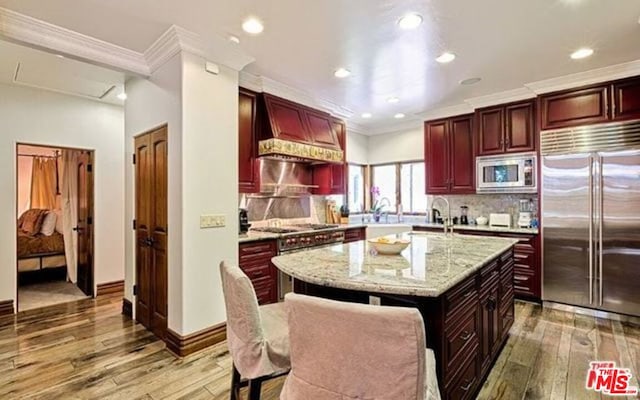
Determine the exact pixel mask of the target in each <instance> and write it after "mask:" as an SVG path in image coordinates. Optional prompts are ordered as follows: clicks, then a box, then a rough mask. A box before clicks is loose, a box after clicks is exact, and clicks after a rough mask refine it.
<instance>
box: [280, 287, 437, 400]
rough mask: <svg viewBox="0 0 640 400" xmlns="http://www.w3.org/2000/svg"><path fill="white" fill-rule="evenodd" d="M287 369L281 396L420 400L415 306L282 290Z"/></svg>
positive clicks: (421, 351)
mask: <svg viewBox="0 0 640 400" xmlns="http://www.w3.org/2000/svg"><path fill="white" fill-rule="evenodd" d="M285 304H286V307H287V313H288V319H289V338H290V345H291V372H290V373H289V376H288V377H287V380H286V382H285V385H284V388H283V391H282V394H281V397H280V398H281V399H283V400H298V399H314V400H346V399H376V400H423V399H424V395H425V393H424V392H425V369H426V366H425V346H426V343H425V333H424V323H423V320H422V316H421V315H420V313H419V312H418V310H417V309H413V308H400V307H378V306H370V305H366V304H354V303H344V302H337V301H332V300H326V299H321V298H316V297H309V296H302V295H296V294H288V295H287V296H286V298H285Z"/></svg>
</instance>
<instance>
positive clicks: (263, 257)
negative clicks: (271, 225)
mask: <svg viewBox="0 0 640 400" xmlns="http://www.w3.org/2000/svg"><path fill="white" fill-rule="evenodd" d="M277 255H278V246H277V243H276V241H275V240H262V241H257V242H247V243H240V246H239V265H240V269H242V271H243V272H244V273H245V274H246V275H247V276H248V277H249V279H251V283H252V284H253V288H254V290H255V291H256V296H257V297H258V303H259V304H269V303H277V302H278V270H277V269H276V267H275V265H273V263H272V262H271V259H272V258H273V257H275V256H277Z"/></svg>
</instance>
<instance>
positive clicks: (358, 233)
mask: <svg viewBox="0 0 640 400" xmlns="http://www.w3.org/2000/svg"><path fill="white" fill-rule="evenodd" d="M366 238H367V228H365V227H361V228H349V229H347V230H345V231H344V243H351V242H357V241H360V240H365V239H366Z"/></svg>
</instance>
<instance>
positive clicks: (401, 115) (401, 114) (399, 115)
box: [393, 113, 404, 119]
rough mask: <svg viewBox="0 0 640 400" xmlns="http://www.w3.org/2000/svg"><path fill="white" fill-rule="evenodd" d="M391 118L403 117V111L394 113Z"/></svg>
mask: <svg viewBox="0 0 640 400" xmlns="http://www.w3.org/2000/svg"><path fill="white" fill-rule="evenodd" d="M393 118H395V119H401V118H404V114H403V113H397V114H396V115H394V116H393Z"/></svg>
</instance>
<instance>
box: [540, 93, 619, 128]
mask: <svg viewBox="0 0 640 400" xmlns="http://www.w3.org/2000/svg"><path fill="white" fill-rule="evenodd" d="M609 90H610V88H609V85H601V86H594V87H589V88H585V89H577V90H568V91H564V92H559V93H551V94H547V95H544V96H541V97H540V108H541V110H540V111H541V112H540V129H542V130H546V129H556V128H565V127H568V126H578V125H589V124H597V123H600V122H607V121H609V120H610V113H609Z"/></svg>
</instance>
